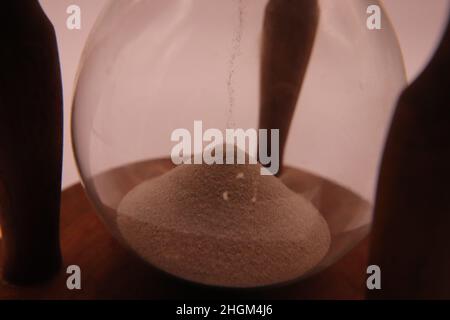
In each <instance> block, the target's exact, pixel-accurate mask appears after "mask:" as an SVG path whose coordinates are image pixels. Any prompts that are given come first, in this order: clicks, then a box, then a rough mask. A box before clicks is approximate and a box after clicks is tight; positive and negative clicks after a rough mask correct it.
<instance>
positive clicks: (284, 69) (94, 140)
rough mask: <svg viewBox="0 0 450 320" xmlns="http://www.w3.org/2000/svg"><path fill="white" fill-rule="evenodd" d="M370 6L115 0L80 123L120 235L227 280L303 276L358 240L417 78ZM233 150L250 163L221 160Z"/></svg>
mask: <svg viewBox="0 0 450 320" xmlns="http://www.w3.org/2000/svg"><path fill="white" fill-rule="evenodd" d="M373 4H376V5H378V3H377V2H376V1H366V0H364V1H361V0H348V1H339V3H337V2H336V1H333V0H320V1H318V2H317V3H316V2H314V1H310V2H308V3H306V2H301V1H300V2H295V1H288V0H271V1H250V0H236V1H231V0H230V1H209V0H189V1H181V0H173V1H164V0H152V1H124V2H117V1H110V2H109V4H108V5H107V7H106V8H105V10H104V11H103V13H102V15H101V16H100V17H99V19H98V21H97V23H96V25H95V27H94V29H93V31H92V33H91V35H90V38H89V40H88V43H87V45H86V47H85V50H84V53H83V57H82V61H81V64H80V69H79V73H78V79H77V89H76V94H75V98H74V110H73V128H72V130H73V132H72V133H73V139H74V148H75V153H76V158H77V163H78V167H79V170H80V173H81V176H82V180H83V184H84V186H85V188H86V190H87V193H88V195H89V197H90V199H91V200H92V201H93V203H94V204H95V207H96V209H97V211H98V213H99V215H100V217H101V218H102V220H103V221H104V223H105V224H106V225H107V226H108V227H109V230H110V231H111V232H112V233H113V235H114V236H115V237H116V238H117V239H119V240H120V241H121V242H122V244H123V245H124V246H126V247H127V248H129V249H130V250H131V251H133V252H135V253H136V254H137V255H138V256H139V257H140V258H142V259H143V260H144V261H145V262H147V263H148V264H150V265H152V266H155V267H157V268H159V269H161V270H163V271H165V272H167V273H170V274H172V275H174V276H176V277H180V278H183V279H185V280H189V281H193V282H197V283H202V284H207V285H215V286H224V287H259V286H267V285H273V284H278V283H285V282H290V281H293V280H296V279H299V278H305V277H307V276H309V275H311V274H314V273H316V272H319V271H321V270H322V269H324V268H326V267H327V266H330V265H331V264H333V263H334V262H335V261H336V260H337V259H339V258H340V257H341V256H342V255H343V254H345V253H346V252H348V251H349V250H350V249H351V248H353V247H354V246H355V245H356V244H357V243H358V242H359V241H360V240H361V239H362V238H363V237H364V236H366V235H367V233H368V230H369V228H370V225H371V220H372V203H373V199H374V197H373V194H374V186H375V182H376V176H377V167H378V163H379V159H380V155H381V151H382V147H383V142H384V137H385V135H386V131H387V128H388V124H389V121H390V118H391V115H392V111H393V107H394V105H395V102H396V99H397V96H398V93H399V92H400V91H401V89H402V88H403V87H404V85H405V82H406V81H405V72H404V69H403V62H402V56H401V52H400V49H399V46H398V42H397V39H396V36H395V33H394V31H393V29H392V26H391V24H390V22H389V20H388V19H387V15H386V14H385V13H384V11H381V16H382V17H383V20H382V22H383V25H382V28H381V29H379V30H378V29H375V30H371V29H369V28H367V25H366V20H367V17H368V16H367V13H366V10H367V8H368V7H369V5H373ZM181 132H184V133H186V135H184V136H183V135H182V134H178V133H181ZM227 132H228V133H229V132H232V133H233V134H234V136H233V138H236V140H233V141H234V142H235V141H239V139H240V138H242V139H241V140H240V141H241V142H242V141H243V143H241V144H240V145H237V144H238V142H237V144H236V145H235V144H234V142H232V143H230V141H231V140H230V141H228V140H227V139H226V137H227ZM237 132H240V133H244V134H246V135H244V136H243V137H240V136H239V134H238V133H237ZM187 133H189V134H187ZM261 133H262V135H261ZM264 133H265V134H267V136H266V139H265V141H266V143H265V144H264V145H263V144H261V139H258V140H257V142H256V143H252V141H253V142H254V140H252V137H257V138H261V136H264ZM212 137H214V139H212ZM219 137H222V139H220V138H219ZM272 137H274V138H273V139H274V140H272ZM212 140H215V142H216V144H212ZM177 143H180V145H177ZM210 143H211V144H210ZM208 145H209V146H210V147H211V146H212V147H213V149H214V151H213V152H210V155H212V156H213V157H216V158H215V159H216V160H217V161H215V162H214V161H211V162H210V163H205V162H208V161H204V160H205V154H206V150H208ZM230 145H231V147H230ZM177 146H178V147H179V148H178V149H177ZM181 146H189V150H187V149H182V148H181ZM174 149H175V150H176V151H177V152H174ZM228 149H229V150H231V151H236V154H239V152H240V151H242V155H243V157H242V159H244V160H248V161H247V162H246V161H243V163H239V162H238V161H237V160H238V159H237V158H238V156H235V155H233V156H231V157H230V159H231V160H236V162H235V163H233V161H231V162H230V163H227V161H222V162H223V163H220V162H221V161H220V160H224V159H223V158H224V157H225V158H226V157H227V156H226V154H227V153H226V152H224V153H223V155H224V156H220V155H218V152H219V151H224V150H228ZM242 149H245V150H242ZM276 154H278V157H276ZM180 155H181V156H180ZM199 155H200V156H199ZM264 155H265V156H266V157H265V158H267V159H268V158H270V160H271V161H270V162H269V161H267V162H264V161H263V158H264ZM177 156H179V157H178V158H177ZM196 158H197V159H198V160H199V161H197V162H196V161H195V160H196ZM242 159H241V160H242ZM274 161H275V162H276V161H279V166H278V167H279V168H276V169H277V170H275V171H274V172H269V174H267V175H265V174H261V172H264V167H266V169H267V170H269V169H270V168H271V164H273V163H274ZM269 171H270V170H269ZM270 173H271V174H270Z"/></svg>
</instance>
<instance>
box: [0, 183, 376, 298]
mask: <svg viewBox="0 0 450 320" xmlns="http://www.w3.org/2000/svg"><path fill="white" fill-rule="evenodd" d="M0 241H1V240H0ZM61 246H62V253H63V257H64V262H63V268H62V269H61V271H60V272H59V273H58V274H57V276H56V277H55V278H54V279H53V280H51V281H50V282H48V283H46V284H44V285H39V286H32V287H14V286H11V285H8V284H6V283H3V282H2V283H1V284H0V299H183V298H189V299H196V298H198V299H223V298H234V299H236V298H247V299H248V298H253V299H362V298H364V294H365V282H366V277H367V276H366V267H367V257H368V250H367V248H368V240H367V239H366V240H364V241H363V242H361V243H360V244H359V245H358V246H357V247H356V248H355V249H353V250H352V251H351V252H350V253H349V254H347V255H346V256H345V257H343V258H342V259H341V260H340V261H339V262H337V263H336V264H334V265H333V266H331V267H330V268H328V269H326V270H325V271H323V272H321V273H320V274H318V275H315V276H313V277H311V278H308V279H306V280H303V281H300V282H297V283H295V284H291V285H287V286H283V287H278V288H266V289H257V290H231V289H226V290H225V289H217V288H210V287H203V286H198V285H194V284H190V283H186V282H184V281H181V280H178V279H175V278H173V277H171V276H169V275H166V274H163V273H162V272H160V271H158V270H155V269H153V268H151V267H149V266H148V265H147V264H145V263H144V262H142V261H141V260H140V259H139V258H137V257H135V256H134V255H133V254H132V253H130V252H129V251H127V250H125V249H124V248H122V247H121V246H120V245H119V244H118V242H117V241H116V240H115V239H114V238H113V237H112V236H111V235H110V234H109V232H108V231H107V229H106V228H105V226H104V225H103V223H102V222H101V221H100V219H99V218H98V217H97V215H96V214H95V211H94V209H93V207H92V206H91V204H90V202H89V201H88V199H87V197H86V195H85V193H84V191H83V188H82V187H81V185H80V184H78V185H75V186H73V187H71V188H69V189H67V190H65V191H64V192H63V193H62V208H61ZM0 251H1V250H0ZM0 253H1V252H0ZM73 264H75V265H79V266H80V267H81V271H82V274H81V276H82V290H78V291H77V290H74V291H70V290H68V289H67V287H66V280H67V277H68V276H69V275H68V274H66V268H67V267H68V266H69V265H73ZM1 265H2V260H1V258H0V266H1Z"/></svg>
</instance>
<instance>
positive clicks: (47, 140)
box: [0, 0, 63, 284]
mask: <svg viewBox="0 0 450 320" xmlns="http://www.w3.org/2000/svg"><path fill="white" fill-rule="evenodd" d="M0 35H1V37H0V38H1V41H2V42H3V44H2V49H1V50H0V65H1V72H0V225H1V228H2V233H3V239H2V241H1V242H2V245H3V248H4V250H3V252H4V255H5V256H4V261H5V264H4V266H2V269H3V270H2V271H3V272H2V273H3V277H4V279H5V280H6V281H8V282H11V283H15V284H28V283H33V282H39V281H43V280H46V279H48V278H49V277H50V276H52V275H53V274H54V273H55V272H56V271H57V270H58V269H59V267H60V264H61V254H60V247H59V207H60V193H61V166H62V123H63V119H62V85H61V74H60V65H59V58H58V49H57V44H56V37H55V33H54V30H53V26H52V24H51V23H50V21H49V20H48V19H47V17H46V16H45V13H44V12H43V10H42V8H41V7H40V5H39V2H38V1H37V0H21V1H17V0H7V1H5V2H4V3H2V10H1V11H0Z"/></svg>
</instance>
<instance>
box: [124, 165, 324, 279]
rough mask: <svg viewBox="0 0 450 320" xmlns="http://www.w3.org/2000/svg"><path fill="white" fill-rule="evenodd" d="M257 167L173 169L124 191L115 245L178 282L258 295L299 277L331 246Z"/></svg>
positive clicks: (314, 221) (306, 211)
mask: <svg viewBox="0 0 450 320" xmlns="http://www.w3.org/2000/svg"><path fill="white" fill-rule="evenodd" d="M260 168H261V166H260V165H249V164H247V165H180V166H178V167H176V168H175V169H172V170H171V171H169V172H167V173H165V174H163V175H162V176H159V177H158V178H155V179H150V180H148V181H145V182H143V183H141V184H140V185H138V186H137V187H135V188H134V189H133V190H131V191H130V192H129V193H128V194H127V195H126V196H125V197H124V198H123V200H122V202H121V203H120V205H119V208H118V217H117V223H118V228H119V230H120V232H121V234H122V237H123V238H124V239H125V240H126V242H127V243H128V245H129V246H130V247H131V248H132V249H133V250H134V251H135V252H136V253H137V254H138V255H139V256H141V257H142V258H143V259H145V260H146V261H147V262H149V263H151V264H152V265H154V266H156V267H158V268H160V269H162V270H164V271H166V272H168V273H171V274H173V275H175V276H178V277H180V278H183V279H187V280H190V281H195V282H199V283H203V284H208V285H217V286H225V287H258V286H265V285H271V284H276V283H280V282H287V281H290V280H294V279H296V278H299V277H301V276H302V275H304V274H305V273H306V272H308V271H309V270H310V269H311V268H313V267H314V266H316V265H317V264H318V263H319V262H320V261H321V259H322V258H323V257H324V256H325V255H326V253H327V251H328V248H329V246H330V232H329V229H328V226H327V223H326V221H325V220H324V219H323V217H322V216H321V215H320V213H319V212H318V211H317V209H316V208H315V207H314V206H313V205H312V204H311V202H310V201H309V200H307V199H306V198H304V197H303V196H301V195H299V194H296V193H294V192H293V191H291V190H290V189H288V188H287V187H286V186H285V185H284V184H283V183H282V182H281V181H280V180H279V179H278V178H276V177H274V176H261V175H260Z"/></svg>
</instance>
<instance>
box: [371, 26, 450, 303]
mask: <svg viewBox="0 0 450 320" xmlns="http://www.w3.org/2000/svg"><path fill="white" fill-rule="evenodd" d="M449 85H450V28H449V27H447V30H446V32H445V35H444V37H443V40H442V43H441V45H440V47H439V49H438V50H437V52H436V55H435V56H434V58H433V59H432V61H431V63H430V64H429V65H428V67H427V68H426V69H425V71H424V72H423V73H422V74H421V75H420V76H419V77H418V79H417V80H416V81H414V82H413V83H412V84H411V85H410V86H409V87H408V88H407V89H406V90H405V91H404V92H403V94H402V95H401V98H400V100H399V103H398V105H397V109H396V112H395V115H394V118H393V121H392V125H391V129H390V133H389V136H388V139H387V144H386V147H385V151H384V156H383V160H382V165H381V171H380V178H379V182H378V191H377V197H376V205H375V217H374V219H375V221H374V225H373V231H372V237H373V239H372V244H371V254H370V264H374V265H378V266H379V267H380V268H381V290H370V291H368V297H369V298H372V299H378V298H382V299H399V298H400V299H405V298H406V299H430V298H431V299H433V298H437V299H438V298H447V299H449V298H450V91H449Z"/></svg>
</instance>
